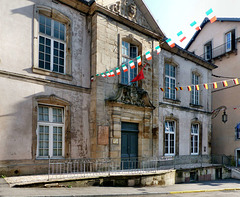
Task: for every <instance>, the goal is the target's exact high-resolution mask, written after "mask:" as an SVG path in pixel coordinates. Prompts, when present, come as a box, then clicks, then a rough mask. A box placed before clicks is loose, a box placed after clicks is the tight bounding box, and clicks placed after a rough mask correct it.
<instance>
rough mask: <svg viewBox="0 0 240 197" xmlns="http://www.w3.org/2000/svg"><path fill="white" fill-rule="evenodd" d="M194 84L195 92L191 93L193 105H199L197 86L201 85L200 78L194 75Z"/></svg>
mask: <svg viewBox="0 0 240 197" xmlns="http://www.w3.org/2000/svg"><path fill="white" fill-rule="evenodd" d="M192 84H193V85H194V88H193V90H192V91H191V94H192V98H191V103H192V104H194V105H199V90H196V88H195V85H197V84H199V76H198V75H196V74H192Z"/></svg>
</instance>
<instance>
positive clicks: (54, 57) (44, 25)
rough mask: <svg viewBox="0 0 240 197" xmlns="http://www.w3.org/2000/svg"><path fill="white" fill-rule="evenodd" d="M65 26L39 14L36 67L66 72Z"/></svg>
mask: <svg viewBox="0 0 240 197" xmlns="http://www.w3.org/2000/svg"><path fill="white" fill-rule="evenodd" d="M65 59H66V27H65V25H64V24H63V23H60V22H58V21H56V20H53V19H51V18H48V17H47V16H44V15H41V14H39V60H38V67H39V68H42V69H45V70H49V71H52V72H56V73H62V74H64V73H66V68H65V67H66V66H65V64H66V61H65Z"/></svg>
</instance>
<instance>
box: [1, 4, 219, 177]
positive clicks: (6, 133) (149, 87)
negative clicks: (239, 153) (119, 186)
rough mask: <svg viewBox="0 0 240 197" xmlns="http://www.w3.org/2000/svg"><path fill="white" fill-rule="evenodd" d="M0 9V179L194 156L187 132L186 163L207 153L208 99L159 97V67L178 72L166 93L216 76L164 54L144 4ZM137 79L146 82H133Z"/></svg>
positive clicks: (208, 67) (205, 65) (170, 51)
mask: <svg viewBox="0 0 240 197" xmlns="http://www.w3.org/2000/svg"><path fill="white" fill-rule="evenodd" d="M0 9H1V10H2V12H0V16H1V17H0V25H1V26H4V27H5V28H0V41H1V46H0V81H1V92H4V95H5V96H4V97H1V98H0V104H1V106H2V107H1V108H0V125H1V126H0V128H1V133H0V142H1V143H0V172H1V173H2V174H9V175H13V174H15V175H17V174H37V173H46V169H47V167H48V165H47V163H48V158H49V157H50V158H51V159H55V160H58V159H59V160H62V161H64V159H79V158H95V159H96V158H117V159H120V160H121V159H127V158H132V159H133V158H146V157H147V158H150V157H158V156H175V155H192V154H191V153H192V152H191V143H193V141H191V137H192V134H191V131H192V128H193V129H195V130H194V131H197V132H198V135H197V137H196V140H195V141H194V142H196V141H197V143H195V144H196V145H195V148H196V149H194V150H196V151H194V152H193V153H194V154H195V155H200V154H209V153H210V152H211V149H210V142H209V141H210V137H209V135H210V133H211V131H210V124H211V119H210V115H209V111H210V110H211V100H210V94H209V92H208V91H205V90H202V89H201V90H200V91H199V93H198V97H197V98H198V101H199V102H198V103H192V102H191V99H190V98H191V93H189V92H187V91H186V90H184V91H181V92H174V93H173V91H172V90H171V91H170V93H169V94H167V93H166V90H165V91H164V92H162V91H160V89H159V88H160V87H163V86H164V87H167V84H166V80H165V79H166V78H167V76H166V68H167V67H166V65H168V70H169V68H170V67H171V69H173V68H174V69H176V76H175V82H176V83H175V84H174V87H169V89H168V88H167V89H168V90H170V89H171V88H172V89H175V86H178V85H181V86H186V85H189V84H190V83H191V79H192V76H193V74H194V76H197V77H198V79H199V82H206V81H207V82H209V80H210V76H211V72H212V69H213V68H215V66H214V65H213V64H211V63H209V62H206V61H204V60H202V59H199V58H198V57H197V56H194V55H193V54H190V53H188V52H187V51H185V50H183V49H182V48H180V47H174V48H170V47H169V46H168V45H167V44H166V43H165V40H166V38H165V36H164V34H163V33H162V31H161V30H160V28H159V26H158V25H157V23H156V22H155V20H154V19H153V17H152V16H151V14H150V12H149V10H148V9H147V7H146V6H145V4H144V3H143V1H142V0H128V1H126V0H120V1H115V0H106V1H105V0H104V1H102V0H96V1H94V0H85V1H84V0H56V1H50V0H47V1H43V0H30V1H29V0H28V1H27V0H26V1H17V0H12V1H7V0H4V2H3V6H2V7H1V8H0ZM3 19H4V20H3ZM9 24H11V25H9ZM159 45H160V47H161V52H159V54H158V53H157V51H156V50H155V48H156V47H157V46H159ZM147 52H148V53H149V54H151V58H150V59H149V60H148V57H147ZM139 56H140V57H141V61H142V62H141V64H138V63H137V57H139ZM131 60H133V62H134V64H135V68H131V65H130V63H129V62H130V61H131ZM123 65H125V66H126V67H127V68H128V71H127V72H124V69H125V68H124V67H123ZM117 70H120V72H121V74H120V75H117ZM140 72H143V74H144V79H142V80H139V81H137V82H131V81H132V80H133V79H134V78H135V77H136V76H137V75H138V73H140ZM109 73H111V75H112V73H114V74H115V76H114V77H103V76H102V75H107V74H109ZM171 77H172V76H171ZM91 79H92V80H91ZM185 88H186V87H185ZM194 92H195V91H194ZM194 94H197V93H196V92H195V93H194ZM172 95H175V96H174V97H172ZM194 98H195V97H194ZM193 125H195V126H193ZM170 126H171V128H174V129H175V130H174V132H173V133H174V134H173V135H172V133H169V136H168V134H167V133H168V132H167V128H168V129H169V128H170ZM196 129H197V130H196ZM167 137H169V139H172V141H171V140H170V141H167V140H166V139H167ZM172 137H173V138H172ZM173 142H174V145H173V146H172V147H170V146H167V143H169V144H171V143H173ZM166 147H167V149H168V151H169V153H170V154H168V153H167V152H166V150H167V149H166ZM26 164H27V165H26ZM28 166H31V168H29V167H28Z"/></svg>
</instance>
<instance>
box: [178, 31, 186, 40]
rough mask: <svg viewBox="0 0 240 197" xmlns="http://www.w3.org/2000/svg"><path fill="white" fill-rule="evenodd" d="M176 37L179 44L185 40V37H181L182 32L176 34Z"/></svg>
mask: <svg viewBox="0 0 240 197" xmlns="http://www.w3.org/2000/svg"><path fill="white" fill-rule="evenodd" d="M177 36H178V37H179V39H180V42H182V41H184V40H185V39H186V36H184V35H183V32H182V31H180V32H178V33H177Z"/></svg>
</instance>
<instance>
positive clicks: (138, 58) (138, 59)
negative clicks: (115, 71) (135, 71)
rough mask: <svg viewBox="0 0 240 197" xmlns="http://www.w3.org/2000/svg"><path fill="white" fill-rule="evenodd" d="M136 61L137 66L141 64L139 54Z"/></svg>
mask: <svg viewBox="0 0 240 197" xmlns="http://www.w3.org/2000/svg"><path fill="white" fill-rule="evenodd" d="M137 63H138V65H139V66H140V65H141V64H142V60H141V57H140V56H138V57H137Z"/></svg>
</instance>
